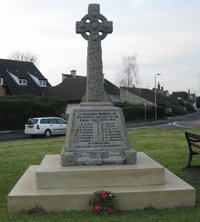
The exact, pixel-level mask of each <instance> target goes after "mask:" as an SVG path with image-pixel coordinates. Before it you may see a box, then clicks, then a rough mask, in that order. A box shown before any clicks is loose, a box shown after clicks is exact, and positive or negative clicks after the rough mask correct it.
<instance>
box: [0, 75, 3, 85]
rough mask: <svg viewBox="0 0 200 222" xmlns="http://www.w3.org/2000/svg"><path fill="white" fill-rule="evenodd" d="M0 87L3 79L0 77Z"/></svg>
mask: <svg viewBox="0 0 200 222" xmlns="http://www.w3.org/2000/svg"><path fill="white" fill-rule="evenodd" d="M2 85H3V78H2V77H0V86H2Z"/></svg>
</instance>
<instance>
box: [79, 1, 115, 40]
mask: <svg viewBox="0 0 200 222" xmlns="http://www.w3.org/2000/svg"><path fill="white" fill-rule="evenodd" d="M112 31H113V24H112V22H110V21H107V19H106V17H104V16H103V15H101V14H100V6H99V4H89V7H88V14H87V15H85V16H84V17H83V18H82V19H81V21H80V22H76V33H78V34H81V35H82V36H83V38H84V39H86V40H88V41H89V40H91V41H101V40H103V39H104V38H105V37H106V36H107V34H109V33H112Z"/></svg>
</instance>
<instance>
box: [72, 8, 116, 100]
mask: <svg viewBox="0 0 200 222" xmlns="http://www.w3.org/2000/svg"><path fill="white" fill-rule="evenodd" d="M76 32H77V33H79V34H81V35H82V36H83V38H84V39H86V40H87V41H88V52H87V88H86V101H87V102H102V101H103V95H104V93H103V90H104V87H103V82H104V76H103V64H102V50H101V40H103V39H104V38H105V37H106V36H107V34H108V33H112V22H109V21H107V19H106V18H105V17H104V16H103V15H101V14H100V6H99V5H98V4H90V5H89V7H88V14H87V15H85V16H84V17H83V18H82V19H81V21H80V22H76Z"/></svg>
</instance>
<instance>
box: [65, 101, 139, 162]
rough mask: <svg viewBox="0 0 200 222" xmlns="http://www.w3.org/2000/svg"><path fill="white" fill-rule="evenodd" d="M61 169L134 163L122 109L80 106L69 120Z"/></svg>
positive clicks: (107, 105)
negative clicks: (63, 167) (62, 167)
mask: <svg viewBox="0 0 200 222" xmlns="http://www.w3.org/2000/svg"><path fill="white" fill-rule="evenodd" d="M61 159H62V165H63V166H73V165H74V166H76V165H78V166H79V165H103V164H135V163H136V152H135V151H134V150H132V149H130V147H129V145H128V138H127V132H126V125H125V122H124V117H123V113H122V110H121V109H120V108H117V107H114V106H113V105H112V104H110V103H102V102H101V103H97V102H96V103H85V104H84V103H83V104H81V105H80V107H79V108H76V109H74V110H73V112H72V114H71V115H70V118H69V121H68V129H67V135H66V140H65V146H64V148H63V150H62V152H61Z"/></svg>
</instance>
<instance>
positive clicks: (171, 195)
mask: <svg viewBox="0 0 200 222" xmlns="http://www.w3.org/2000/svg"><path fill="white" fill-rule="evenodd" d="M112 31H113V23H112V22H111V21H108V20H107V19H106V17H104V16H103V15H102V14H101V13H100V5H98V4H90V5H89V7H88V14H87V15H85V16H84V17H83V18H82V19H81V21H78V22H76V33H77V34H81V36H82V37H83V38H84V39H85V40H86V41H87V43H88V49H87V88H86V102H85V103H82V104H80V106H79V107H78V108H75V109H74V110H73V112H72V113H71V114H70V117H69V121H68V128H67V131H66V138H65V144H64V146H63V148H62V150H61V154H55V155H46V156H45V157H44V159H43V160H42V162H41V164H40V165H33V166H30V167H29V168H28V169H27V170H26V172H25V173H24V175H23V176H22V177H21V178H20V180H19V181H18V182H17V184H16V185H15V187H14V188H13V189H12V191H11V192H10V193H9V195H8V210H9V212H21V211H23V212H24V211H29V210H31V209H34V208H36V207H39V208H41V209H43V210H45V211H47V212H58V211H71V210H77V211H82V210H89V209H88V201H89V199H90V198H91V196H92V195H93V193H94V192H95V191H98V190H108V191H111V192H113V193H114V194H115V195H116V198H117V200H118V202H119V207H120V209H121V210H133V209H144V208H149V207H153V208H158V209H163V208H174V207H192V206H195V189H194V188H193V187H191V186H190V185H189V184H187V183H186V182H184V181H183V180H181V179H180V178H178V177H177V176H175V175H174V174H173V173H171V172H170V171H168V170H167V169H166V168H165V167H163V166H161V165H160V164H159V163H157V162H155V161H154V160H153V159H151V158H150V157H148V156H147V155H146V154H145V153H142V152H138V153H137V152H136V151H135V150H134V149H133V148H132V147H129V143H128V138H127V132H126V125H125V121H124V117H123V113H122V111H121V109H120V108H117V107H114V106H113V105H112V104H111V103H108V102H104V101H103V94H104V86H103V83H104V76H103V62H102V49H101V41H102V40H103V39H105V37H106V36H107V35H108V34H111V33H112ZM141 136H142V135H141ZM152 139H153V138H152ZM161 155H162V154H161Z"/></svg>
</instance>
